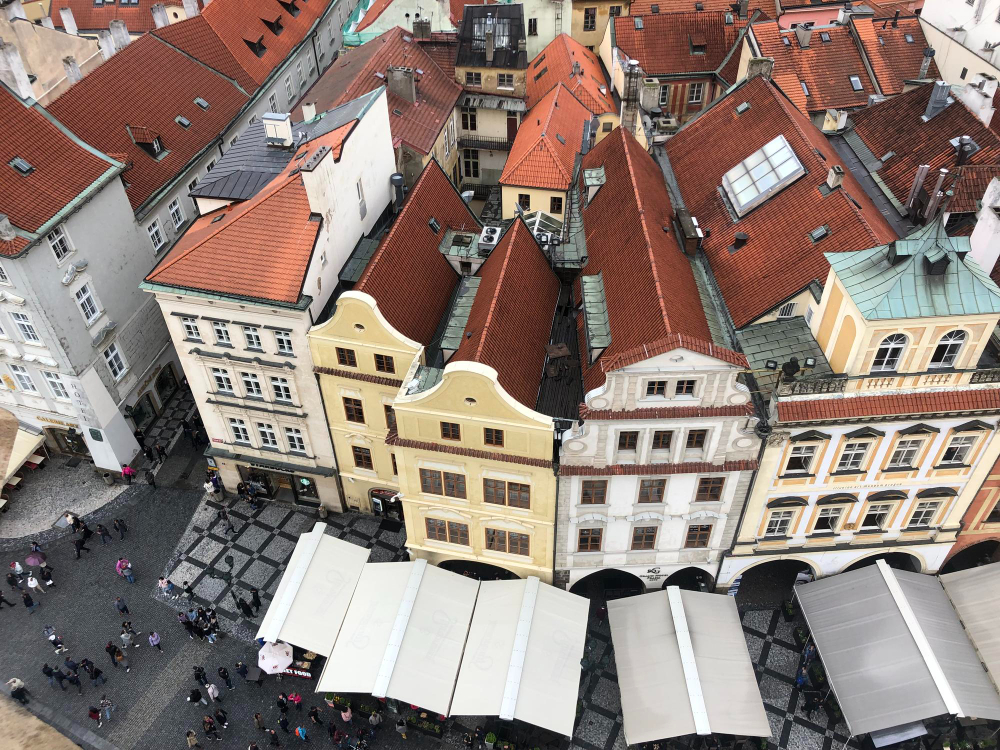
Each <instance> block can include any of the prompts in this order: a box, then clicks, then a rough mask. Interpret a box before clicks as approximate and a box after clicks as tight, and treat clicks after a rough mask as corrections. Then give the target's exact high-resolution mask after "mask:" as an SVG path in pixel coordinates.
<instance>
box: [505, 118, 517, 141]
mask: <svg viewBox="0 0 1000 750" xmlns="http://www.w3.org/2000/svg"><path fill="white" fill-rule="evenodd" d="M516 137H517V113H515V112H508V113H507V140H508V141H510V142H511V143H513V142H514V139H515V138H516Z"/></svg>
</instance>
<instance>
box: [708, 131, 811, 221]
mask: <svg viewBox="0 0 1000 750" xmlns="http://www.w3.org/2000/svg"><path fill="white" fill-rule="evenodd" d="M803 174H805V169H804V168H803V166H802V163H801V162H800V161H799V160H798V157H796V156H795V152H794V151H792V147H791V146H789V145H788V141H786V140H785V137H784V136H783V135H779V136H778V137H777V138H775V139H774V140H772V141H770V142H769V143H767V144H765V145H764V147H763V148H761V149H758V150H757V151H754V152H753V153H752V154H750V156H748V157H747V158H746V159H744V160H743V161H742V162H740V163H739V164H737V165H736V166H735V167H733V168H732V169H730V170H729V171H728V172H726V174H725V175H723V177H722V187H723V189H724V190H725V191H726V195H728V197H729V199H730V200H731V201H732V203H733V208H735V209H736V213H737V214H738V215H739V216H743V215H745V214H746V213H748V212H749V211H750V210H751V209H752V208H754V207H755V206H758V205H760V204H761V203H763V202H764V201H766V200H767V199H768V198H769V197H771V195H772V194H774V193H776V192H778V191H779V190H781V189H782V188H783V187H785V186H786V185H788V184H790V183H791V182H793V181H794V180H795V179H796V178H798V177H800V176H802V175H803Z"/></svg>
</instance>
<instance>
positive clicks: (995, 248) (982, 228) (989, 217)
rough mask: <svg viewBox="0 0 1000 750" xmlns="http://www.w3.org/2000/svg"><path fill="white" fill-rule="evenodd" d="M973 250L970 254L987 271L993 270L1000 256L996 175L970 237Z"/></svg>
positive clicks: (999, 195)
mask: <svg viewBox="0 0 1000 750" xmlns="http://www.w3.org/2000/svg"><path fill="white" fill-rule="evenodd" d="M969 241H970V243H971V244H972V250H971V251H970V252H969V256H970V257H971V258H972V259H973V260H974V261H976V263H977V264H979V267H980V268H982V269H983V270H984V271H986V273H990V272H992V271H993V267H994V266H995V265H996V264H997V258H998V257H1000V180H998V179H997V178H996V177H994V178H993V179H992V180H991V181H990V184H989V185H988V186H987V187H986V193H985V194H984V195H983V207H982V208H981V209H979V218H978V219H977V220H976V227H975V229H973V230H972V237H970V238H969Z"/></svg>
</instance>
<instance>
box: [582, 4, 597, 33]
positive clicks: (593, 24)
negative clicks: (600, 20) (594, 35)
mask: <svg viewBox="0 0 1000 750" xmlns="http://www.w3.org/2000/svg"><path fill="white" fill-rule="evenodd" d="M596 28H597V8H584V9H583V30H584V31H594V30H595V29H596Z"/></svg>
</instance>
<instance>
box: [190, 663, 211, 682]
mask: <svg viewBox="0 0 1000 750" xmlns="http://www.w3.org/2000/svg"><path fill="white" fill-rule="evenodd" d="M192 669H193V670H194V678H195V679H196V680H197V681H198V684H199V685H201V686H202V687H205V686H207V685H208V677H207V676H206V675H205V668H204V667H199V666H198V665H195V666H193V667H192Z"/></svg>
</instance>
